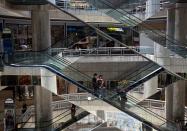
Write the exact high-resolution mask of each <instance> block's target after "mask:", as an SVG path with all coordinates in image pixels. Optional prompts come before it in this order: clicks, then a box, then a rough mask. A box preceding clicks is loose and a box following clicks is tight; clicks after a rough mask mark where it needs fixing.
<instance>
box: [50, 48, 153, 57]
mask: <svg viewBox="0 0 187 131" xmlns="http://www.w3.org/2000/svg"><path fill="white" fill-rule="evenodd" d="M131 48H133V49H135V50H139V51H141V52H143V53H145V54H154V48H152V47H146V46H145V47H141V49H140V48H139V47H131ZM51 51H52V52H56V53H59V54H60V53H62V55H63V56H94V55H97V56H99V55H100V56H118V55H120V56H122V55H123V56H124V55H126V56H129V55H135V56H137V54H135V53H134V52H132V51H131V50H129V49H127V48H126V47H101V48H92V49H66V48H53V49H52V50H51Z"/></svg>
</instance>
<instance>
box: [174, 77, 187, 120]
mask: <svg viewBox="0 0 187 131" xmlns="http://www.w3.org/2000/svg"><path fill="white" fill-rule="evenodd" d="M184 114H185V81H184V80H179V81H177V82H175V83H174V90H173V120H174V121H178V120H180V121H183V120H184Z"/></svg>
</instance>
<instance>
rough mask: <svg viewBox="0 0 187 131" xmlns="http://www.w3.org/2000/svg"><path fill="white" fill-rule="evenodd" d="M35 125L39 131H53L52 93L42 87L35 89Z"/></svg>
mask: <svg viewBox="0 0 187 131" xmlns="http://www.w3.org/2000/svg"><path fill="white" fill-rule="evenodd" d="M34 98H35V113H36V115H35V125H36V130H37V131H52V126H51V123H52V109H51V102H52V93H51V92H50V91H49V90H47V89H45V88H44V87H41V86H36V87H35V89H34Z"/></svg>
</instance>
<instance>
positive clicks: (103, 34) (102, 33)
mask: <svg viewBox="0 0 187 131" xmlns="http://www.w3.org/2000/svg"><path fill="white" fill-rule="evenodd" d="M47 1H48V3H49V4H50V5H52V6H54V7H55V8H57V9H59V10H60V11H62V12H64V13H66V14H68V15H70V16H71V17H73V18H75V19H77V20H78V21H80V22H82V23H84V24H85V25H87V26H89V27H91V28H92V29H95V31H97V33H98V34H100V35H102V36H103V37H105V38H106V39H109V40H112V41H114V42H116V43H119V44H121V45H123V46H125V47H126V48H128V49H129V50H131V51H133V52H135V53H137V54H139V55H140V56H142V57H143V58H145V59H147V60H148V61H151V62H153V63H155V64H157V65H159V66H161V67H162V68H164V69H165V71H166V72H168V73H169V74H172V75H175V76H177V77H179V78H180V79H182V80H186V78H184V77H181V76H180V75H178V74H176V73H174V72H173V71H169V70H168V69H166V68H165V67H163V66H162V65H160V64H158V63H156V62H154V61H153V60H151V59H150V58H148V57H146V56H145V55H143V54H141V53H139V52H138V51H136V50H134V49H132V48H130V47H129V46H127V45H125V44H124V43H122V42H120V41H119V40H117V39H114V38H113V37H111V36H109V35H107V34H106V33H104V32H103V31H101V30H99V29H97V28H96V27H94V26H93V25H90V24H88V23H86V22H84V21H83V20H81V19H79V18H77V17H76V16H74V15H72V14H71V13H69V12H67V11H65V10H63V9H61V8H60V7H58V6H57V5H55V4H53V3H52V2H50V1H49V0H47Z"/></svg>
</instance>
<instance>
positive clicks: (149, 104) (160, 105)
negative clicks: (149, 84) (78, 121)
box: [61, 93, 187, 116]
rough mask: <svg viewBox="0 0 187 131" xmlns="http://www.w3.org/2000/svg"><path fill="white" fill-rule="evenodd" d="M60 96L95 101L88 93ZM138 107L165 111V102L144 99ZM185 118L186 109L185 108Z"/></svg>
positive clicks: (75, 99)
mask: <svg viewBox="0 0 187 131" xmlns="http://www.w3.org/2000/svg"><path fill="white" fill-rule="evenodd" d="M61 96H62V97H64V99H66V100H67V101H79V100H93V99H97V98H96V97H95V96H93V95H91V94H89V93H74V94H64V95H61ZM139 105H142V106H144V107H146V108H150V109H158V110H164V109H165V101H161V100H153V99H145V100H144V101H141V102H140V103H139ZM185 116H187V107H185Z"/></svg>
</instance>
